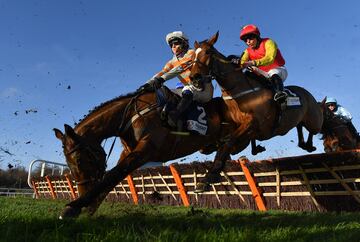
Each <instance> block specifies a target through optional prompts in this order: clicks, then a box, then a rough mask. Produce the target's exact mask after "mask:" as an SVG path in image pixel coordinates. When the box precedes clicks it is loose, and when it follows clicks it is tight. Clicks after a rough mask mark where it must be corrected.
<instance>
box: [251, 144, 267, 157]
mask: <svg viewBox="0 0 360 242" xmlns="http://www.w3.org/2000/svg"><path fill="white" fill-rule="evenodd" d="M265 150H266V149H265V147H264V146H261V145H257V146H256V147H255V149H254V150H252V151H251V154H252V155H257V154H259V153H261V152H264V151H265Z"/></svg>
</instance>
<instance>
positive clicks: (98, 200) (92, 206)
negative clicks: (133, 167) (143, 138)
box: [87, 148, 130, 215]
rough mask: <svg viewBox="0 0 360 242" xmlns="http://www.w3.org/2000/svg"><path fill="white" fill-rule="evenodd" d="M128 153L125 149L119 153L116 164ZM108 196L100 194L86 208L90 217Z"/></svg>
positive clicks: (104, 193) (105, 193) (106, 193)
mask: <svg viewBox="0 0 360 242" xmlns="http://www.w3.org/2000/svg"><path fill="white" fill-rule="evenodd" d="M129 153H130V151H129V150H127V149H125V148H124V150H123V151H122V152H121V154H120V158H119V160H118V162H117V164H120V163H121V162H122V161H123V160H124V159H125V158H126V157H127V156H128V154H129ZM107 195H108V192H103V193H101V194H100V195H99V196H98V197H97V198H96V199H95V201H94V202H92V203H91V204H90V205H89V206H88V207H87V212H88V213H89V214H90V215H92V214H94V213H95V212H96V210H97V209H98V208H99V206H100V204H101V203H102V201H103V200H104V199H105V198H106V196H107Z"/></svg>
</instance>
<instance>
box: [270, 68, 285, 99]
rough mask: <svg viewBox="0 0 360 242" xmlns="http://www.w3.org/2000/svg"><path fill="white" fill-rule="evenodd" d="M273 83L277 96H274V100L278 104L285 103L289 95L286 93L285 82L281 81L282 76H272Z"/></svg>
mask: <svg viewBox="0 0 360 242" xmlns="http://www.w3.org/2000/svg"><path fill="white" fill-rule="evenodd" d="M270 81H271V83H272V84H273V85H274V88H275V91H276V93H275V95H274V100H275V101H276V102H280V103H281V102H283V101H285V99H286V97H287V94H286V92H284V83H283V80H281V78H280V76H278V75H276V74H275V75H272V76H271V78H270Z"/></svg>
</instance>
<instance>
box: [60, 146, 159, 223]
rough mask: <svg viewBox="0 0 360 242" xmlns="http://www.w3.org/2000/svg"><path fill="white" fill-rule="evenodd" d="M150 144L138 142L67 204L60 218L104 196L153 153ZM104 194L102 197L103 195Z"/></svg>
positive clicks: (77, 211)
mask: <svg viewBox="0 0 360 242" xmlns="http://www.w3.org/2000/svg"><path fill="white" fill-rule="evenodd" d="M151 148H152V146H151V145H150V144H149V142H147V141H143V142H141V141H140V142H139V144H138V145H137V147H136V148H135V149H134V150H133V151H132V152H130V153H129V154H128V155H127V156H126V157H125V158H124V159H122V160H120V162H119V163H118V164H117V165H116V166H115V167H114V168H112V169H111V170H110V171H108V172H107V173H106V174H105V175H104V177H103V179H102V180H101V181H100V182H98V183H97V184H95V185H94V187H93V188H92V189H91V190H89V191H88V192H87V193H85V194H84V195H83V196H81V197H79V198H78V199H76V200H74V201H72V202H70V203H69V204H67V205H66V206H67V207H66V208H65V209H64V211H63V212H62V214H61V216H60V218H66V217H77V216H78V215H79V214H80V211H81V208H83V207H88V206H91V205H93V204H96V202H97V200H98V199H100V200H101V201H102V199H104V198H105V196H106V195H107V194H108V193H109V192H110V191H111V190H112V189H113V188H114V187H115V186H116V185H117V184H118V183H119V182H120V181H122V180H123V179H124V178H125V177H126V176H127V175H128V174H130V173H131V172H132V171H134V170H135V169H137V168H139V167H140V166H142V165H143V164H145V163H146V162H147V161H148V160H149V157H148V156H150V155H151V154H152V153H153V149H151ZM103 196H104V197H103Z"/></svg>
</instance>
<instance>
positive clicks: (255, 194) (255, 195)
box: [238, 157, 267, 211]
mask: <svg viewBox="0 0 360 242" xmlns="http://www.w3.org/2000/svg"><path fill="white" fill-rule="evenodd" d="M248 162H249V160H248V159H247V158H243V157H242V158H240V159H239V160H238V163H240V165H241V169H242V170H243V172H244V175H245V178H246V180H247V182H248V184H249V187H250V190H251V192H252V194H253V198H254V199H255V202H256V205H257V207H258V209H259V210H260V211H266V210H267V209H266V207H265V203H264V200H263V197H262V195H261V192H260V191H259V189H258V187H257V186H256V182H255V179H254V178H253V176H252V175H251V173H250V171H249V169H248V168H247V166H246V163H248Z"/></svg>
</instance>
